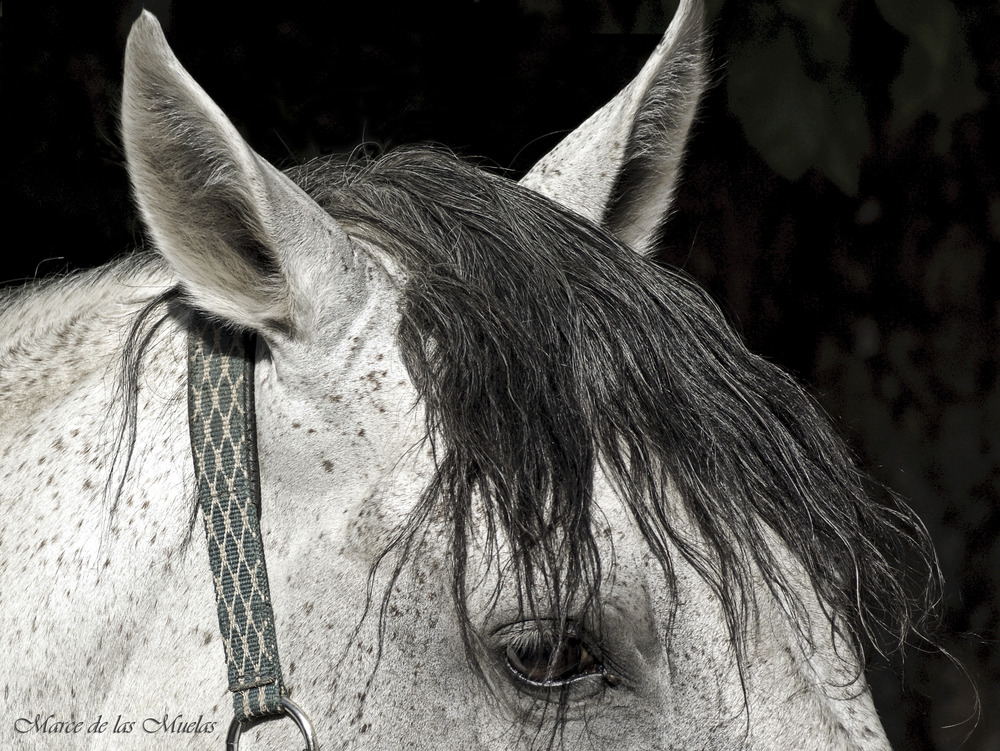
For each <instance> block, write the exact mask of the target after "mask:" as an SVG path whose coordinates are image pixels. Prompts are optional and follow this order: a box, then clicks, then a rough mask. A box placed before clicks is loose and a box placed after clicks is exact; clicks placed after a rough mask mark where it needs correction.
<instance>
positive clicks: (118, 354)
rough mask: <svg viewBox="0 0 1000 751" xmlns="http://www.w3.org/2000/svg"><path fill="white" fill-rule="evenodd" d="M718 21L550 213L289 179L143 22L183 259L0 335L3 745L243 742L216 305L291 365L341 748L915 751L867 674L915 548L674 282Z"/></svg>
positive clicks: (142, 43) (492, 187)
mask: <svg viewBox="0 0 1000 751" xmlns="http://www.w3.org/2000/svg"><path fill="white" fill-rule="evenodd" d="M701 14H702V11H701V8H700V4H699V3H695V2H683V3H682V4H681V8H680V10H679V11H678V14H677V16H676V17H675V19H674V21H673V23H672V24H671V26H670V29H669V30H668V31H667V33H666V35H665V37H664V39H663V41H662V42H661V44H660V45H659V46H658V47H657V49H656V50H655V52H654V53H653V56H652V57H651V59H650V61H649V63H648V64H647V65H646V66H645V67H644V68H643V70H642V71H641V72H640V74H639V75H638V77H637V78H636V79H635V80H634V81H633V82H632V83H631V84H630V85H629V86H628V87H627V88H625V89H624V90H623V91H622V93H621V94H619V95H618V97H616V98H615V99H614V100H613V101H612V102H611V103H609V104H608V105H607V106H606V107H605V108H604V109H602V110H601V111H599V112H598V113H597V114H595V115H594V116H593V117H592V118H591V119H590V120H588V121H587V122H586V123H585V124H584V125H582V126H581V127H580V128H579V129H578V130H577V131H576V132H574V133H572V134H571V135H570V136H569V137H567V138H566V140H565V141H563V143H561V144H560V145H559V146H558V147H556V149H555V150H554V151H553V152H552V153H550V154H549V155H548V156H547V157H545V158H544V159H543V160H542V161H541V162H540V163H539V164H538V165H537V166H536V167H535V168H534V169H533V170H532V171H531V172H530V173H529V174H528V175H527V176H526V177H525V178H524V179H523V180H522V181H521V184H516V183H513V182H510V181H508V180H505V179H504V178H501V177H496V176H493V175H490V174H487V173H485V172H482V171H480V170H479V169H476V168H475V167H472V166H469V165H467V164H465V163H463V162H461V161H459V160H458V159H456V158H455V157H453V156H451V155H449V154H447V153H444V152H441V151H428V150H412V149H411V150H402V151H398V152H392V153H389V154H387V155H385V156H383V157H381V158H380V159H378V160H373V161H370V162H365V163H350V162H341V161H318V162H315V163H310V164H307V165H304V166H302V167H299V168H296V169H293V170H291V171H290V172H289V173H288V174H284V173H282V172H280V171H279V170H277V169H276V168H274V167H273V166H271V165H270V164H268V163H267V162H266V161H265V160H263V159H262V158H261V157H259V156H258V155H257V154H255V153H254V152H253V151H252V149H251V148H250V147H249V146H248V145H247V144H246V143H245V142H244V141H243V139H242V138H241V137H240V135H239V134H238V133H237V131H236V129H235V128H234V127H233V126H232V125H231V124H230V122H229V121H228V120H227V119H226V117H225V116H224V115H223V113H222V112H221V111H220V110H219V109H218V107H217V106H216V105H215V104H214V103H213V102H212V100H211V99H210V98H209V97H208V96H207V94H205V92H204V91H202V90H201V88H200V87H199V86H198V85H197V84H196V83H195V82H194V80H193V79H192V78H191V77H190V76H189V75H188V74H187V73H186V71H185V70H184V69H183V68H182V67H181V65H180V63H179V62H178V61H177V60H176V58H175V57H174V56H173V54H172V53H171V51H170V49H169V47H168V46H167V43H166V41H165V39H164V37H163V35H162V33H161V31H160V28H159V26H158V24H157V23H156V21H155V20H154V19H153V17H152V16H150V15H148V14H144V15H143V16H142V17H141V18H140V19H139V20H138V21H137V22H136V24H135V26H134V27H133V29H132V32H131V35H130V37H129V43H128V51H127V54H126V63H125V88H124V93H123V114H122V121H123V136H124V142H125V146H126V150H127V154H128V164H129V171H130V174H131V176H132V180H133V184H134V187H135V193H136V197H137V200H138V203H139V206H140V207H141V210H142V214H143V217H144V219H145V222H146V225H147V227H148V230H149V233H150V235H151V237H152V239H153V242H154V244H155V246H156V250H157V252H158V255H154V254H149V255H148V256H145V255H140V256H137V257H135V258H133V259H130V260H126V261H122V262H118V263H117V264H114V265H111V266H109V267H107V268H104V269H100V270H97V271H95V272H91V273H88V274H84V275H81V276H79V277H74V278H70V279H67V280H63V281H58V282H53V283H49V284H46V285H41V286H36V287H31V288H28V289H26V290H24V291H21V292H17V293H12V294H9V295H8V297H7V298H6V299H5V301H4V309H3V313H2V319H0V320H2V323H3V327H2V332H3V334H2V336H3V338H2V339H0V347H2V349H0V358H2V362H3V363H4V366H3V367H2V368H0V395H2V400H3V401H2V402H0V404H2V405H3V406H2V408H3V415H2V419H0V452H2V454H3V457H4V460H3V461H4V465H3V466H4V471H5V480H4V488H5V489H4V496H3V497H4V501H5V502H4V511H3V513H4V524H3V531H2V535H3V536H2V539H0V544H2V549H3V551H4V556H3V563H2V564H0V565H2V566H3V568H2V569H0V575H2V577H3V582H4V586H3V591H2V595H0V598H2V601H3V602H2V604H0V628H2V630H3V632H4V633H6V634H8V636H9V637H10V639H9V642H8V644H9V645H12V646H13V649H12V650H11V651H10V652H9V653H8V656H7V657H6V658H4V660H5V661H6V662H7V669H4V670H3V671H2V672H3V673H4V674H5V682H6V685H7V692H6V703H7V706H8V708H9V711H8V714H7V717H9V718H10V720H9V721H8V720H5V724H7V727H5V728H4V729H3V731H2V733H3V734H4V736H3V737H4V738H7V737H8V736H7V734H8V733H10V732H11V730H10V724H11V723H13V724H14V726H15V730H14V732H15V733H17V734H19V738H21V739H27V740H28V741H29V746H30V747H34V748H49V747H52V748H55V747H56V746H55V744H54V743H53V744H52V745H51V746H50V745H46V744H47V743H49V739H48V736H47V735H46V733H45V730H46V729H50V730H51V728H54V727H56V726H57V725H59V723H63V722H65V723H68V727H69V730H68V731H67V726H63V725H59V728H58V729H59V730H60V731H64V732H61V733H60V735H59V744H58V745H59V747H60V748H66V747H79V748H115V749H123V748H125V749H127V748H143V749H149V748H161V747H162V748H164V749H167V748H169V749H175V748H180V747H189V746H190V747H197V748H205V747H213V746H214V747H221V745H222V738H221V736H222V734H223V733H224V730H225V726H226V725H227V724H228V722H229V717H230V700H229V698H228V692H227V686H226V675H225V666H224V662H223V650H222V647H221V645H220V637H219V634H218V630H217V623H216V613H215V603H214V592H213V587H212V579H211V575H210V572H209V565H208V556H207V553H206V551H205V546H204V541H203V539H202V535H201V530H200V525H199V524H196V521H197V516H196V510H195V509H196V503H195V500H194V499H195V481H194V475H193V470H192V466H191V464H192V462H191V454H190V448H189V442H188V435H187V430H188V428H187V424H188V423H187V414H186V411H185V403H184V389H185V379H186V365H185V339H186V335H187V330H188V327H189V324H190V319H191V311H192V310H193V309H195V310H198V311H200V312H201V313H202V314H205V315H207V316H209V317H210V318H212V319H213V320H215V321H216V322H218V323H219V324H220V325H222V326H225V327H229V328H232V329H237V330H242V331H251V332H254V333H255V334H256V335H257V342H258V344H257V353H256V361H257V362H256V405H257V415H256V422H257V431H258V441H259V451H260V476H261V490H262V527H263V540H264V548H265V550H266V554H267V558H268V568H269V574H270V582H271V592H272V596H273V603H274V610H275V616H276V628H277V638H278V643H279V648H280V653H281V657H282V665H283V667H284V672H285V681H286V685H287V686H288V689H289V691H290V694H291V696H292V698H294V700H295V701H296V702H297V703H299V704H300V705H301V706H302V707H303V708H305V709H306V710H307V711H308V712H309V714H310V715H311V716H312V719H313V722H314V723H315V725H316V728H317V732H318V736H319V739H320V742H321V744H322V745H323V747H324V748H341V747H343V748H358V749H360V748H380V749H381V748H393V747H398V748H414V749H418V748H428V749H429V748H436V749H467V748H483V749H500V748H514V747H533V746H542V747H545V746H553V745H554V746H565V747H567V748H574V747H583V748H615V749H621V748H635V749H652V748H678V749H680V748H683V749H718V748H754V749H771V748H774V749H779V748H780V749H787V748H796V749H806V748H815V749H831V748H843V749H847V748H851V749H881V748H885V747H886V746H887V743H886V740H885V737H884V734H883V732H882V729H881V726H880V724H879V720H878V717H877V715H876V713H875V710H874V708H873V706H872V702H871V698H870V695H869V692H868V690H867V688H866V685H865V681H864V677H863V674H862V672H861V668H860V664H861V663H860V659H861V645H862V643H863V642H864V640H865V639H866V638H867V637H868V636H870V635H871V633H870V632H871V631H872V630H873V629H876V628H877V625H878V624H879V623H882V622H886V623H888V624H890V625H891V624H896V627H897V628H898V629H900V630H901V631H902V632H905V631H906V629H907V628H909V621H910V614H909V612H908V610H907V601H906V599H905V596H904V595H903V594H902V592H901V589H900V586H901V585H900V584H899V582H900V581H901V580H902V578H903V577H904V576H905V574H904V572H903V571H902V570H901V569H900V568H899V566H898V564H897V557H896V556H897V554H896V553H895V552H894V551H896V550H897V546H898V545H902V544H903V543H902V542H901V541H905V540H916V539H917V538H918V534H917V532H916V529H917V527H918V523H917V522H916V521H915V520H914V519H913V517H912V516H911V515H910V514H909V512H907V511H905V510H904V509H902V508H901V507H900V508H897V507H895V506H894V507H892V508H885V507H882V506H880V505H878V504H876V503H875V502H873V501H871V500H869V499H868V498H867V497H866V496H865V495H864V493H863V491H862V489H861V484H860V482H861V481H860V480H859V478H858V476H857V473H856V472H855V470H854V469H853V468H852V466H851V463H850V461H849V459H848V457H847V455H846V451H845V450H844V448H843V447H842V445H841V443H840V442H839V441H838V440H837V439H836V438H835V437H834V436H833V434H832V433H831V431H830V430H829V428H828V427H827V426H826V424H825V421H824V419H823V418H822V416H821V415H820V414H819V413H818V410H817V409H816V408H815V407H814V406H813V404H812V402H811V401H810V400H809V399H808V398H807V397H806V396H805V394H804V393H803V391H802V390H801V389H800V388H799V387H798V386H796V385H795V384H794V383H792V382H791V380H790V379H789V378H787V377H786V376H785V375H784V374H783V373H781V372H780V371H778V370H777V369H776V368H775V367H773V366H771V365H769V364H768V363H766V362H764V361H762V360H760V359H759V358H756V357H754V356H752V355H750V354H749V353H747V352H746V351H745V349H744V348H743V346H742V345H741V344H740V342H739V341H738V340H737V338H736V337H735V336H734V335H733V334H732V333H731V332H730V330H729V328H728V327H727V326H726V324H725V322H724V321H723V320H722V316H721V315H720V313H719V312H718V310H717V309H716V308H715V307H714V305H712V304H711V302H709V301H708V300H707V299H706V297H705V295H704V294H703V293H701V292H700V291H699V290H698V289H697V288H696V287H695V286H694V285H693V284H692V283H691V282H689V281H687V280H686V279H685V278H683V277H682V276H680V275H679V274H677V273H675V272H672V271H668V270H664V269H661V268H659V267H657V266H655V265H654V264H653V263H651V262H650V261H648V260H647V259H646V258H644V256H643V254H644V253H645V252H646V251H648V250H649V249H650V248H651V247H652V246H653V244H654V242H655V239H656V237H657V233H658V231H659V230H660V227H661V225H662V223H663V219H664V216H665V215H666V213H667V211H668V210H669V207H670V199H671V194H672V191H673V189H674V185H675V181H676V179H677V175H678V172H679V165H680V161H681V154H682V149H683V145H684V141H685V139H686V137H687V132H688V129H689V126H690V124H691V122H692V119H693V116H694V111H695V108H696V105H697V101H698V96H699V94H700V91H701V88H702V86H703V80H704V75H703V69H704V53H703V51H702V27H701ZM51 362H58V363H59V367H58V368H52V367H49V366H48V365H47V363H51ZM914 544H916V545H918V546H919V545H922V544H923V542H922V541H919V540H918V541H917V542H916V543H914ZM14 655H16V656H14ZM12 657H13V658H14V659H12ZM50 715H51V716H50ZM15 720H16V722H15ZM101 721H103V722H105V723H106V724H105V726H103V728H102V726H101V725H100V722H101ZM76 722H82V723H84V725H83V727H82V728H79V729H75V730H74V729H73V728H74V727H75V725H74V723H76ZM94 722H96V723H97V724H96V725H92V723H94ZM43 726H44V727H43ZM91 727H94V728H95V729H94V730H93V732H88V731H89V730H90V728H91ZM291 732H293V731H291V730H289V728H287V727H284V723H264V724H261V725H259V726H258V727H256V728H255V730H254V733H252V734H250V735H256V737H250V738H248V739H247V743H248V745H250V746H251V747H272V746H274V745H275V744H277V743H279V742H282V741H280V740H279V739H284V741H285V742H287V740H288V739H289V738H290V737H291V735H290V733H291ZM255 741H256V742H257V743H258V744H259V743H260V742H263V743H264V744H265V745H256V746H255V745H254V742H255Z"/></svg>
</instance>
